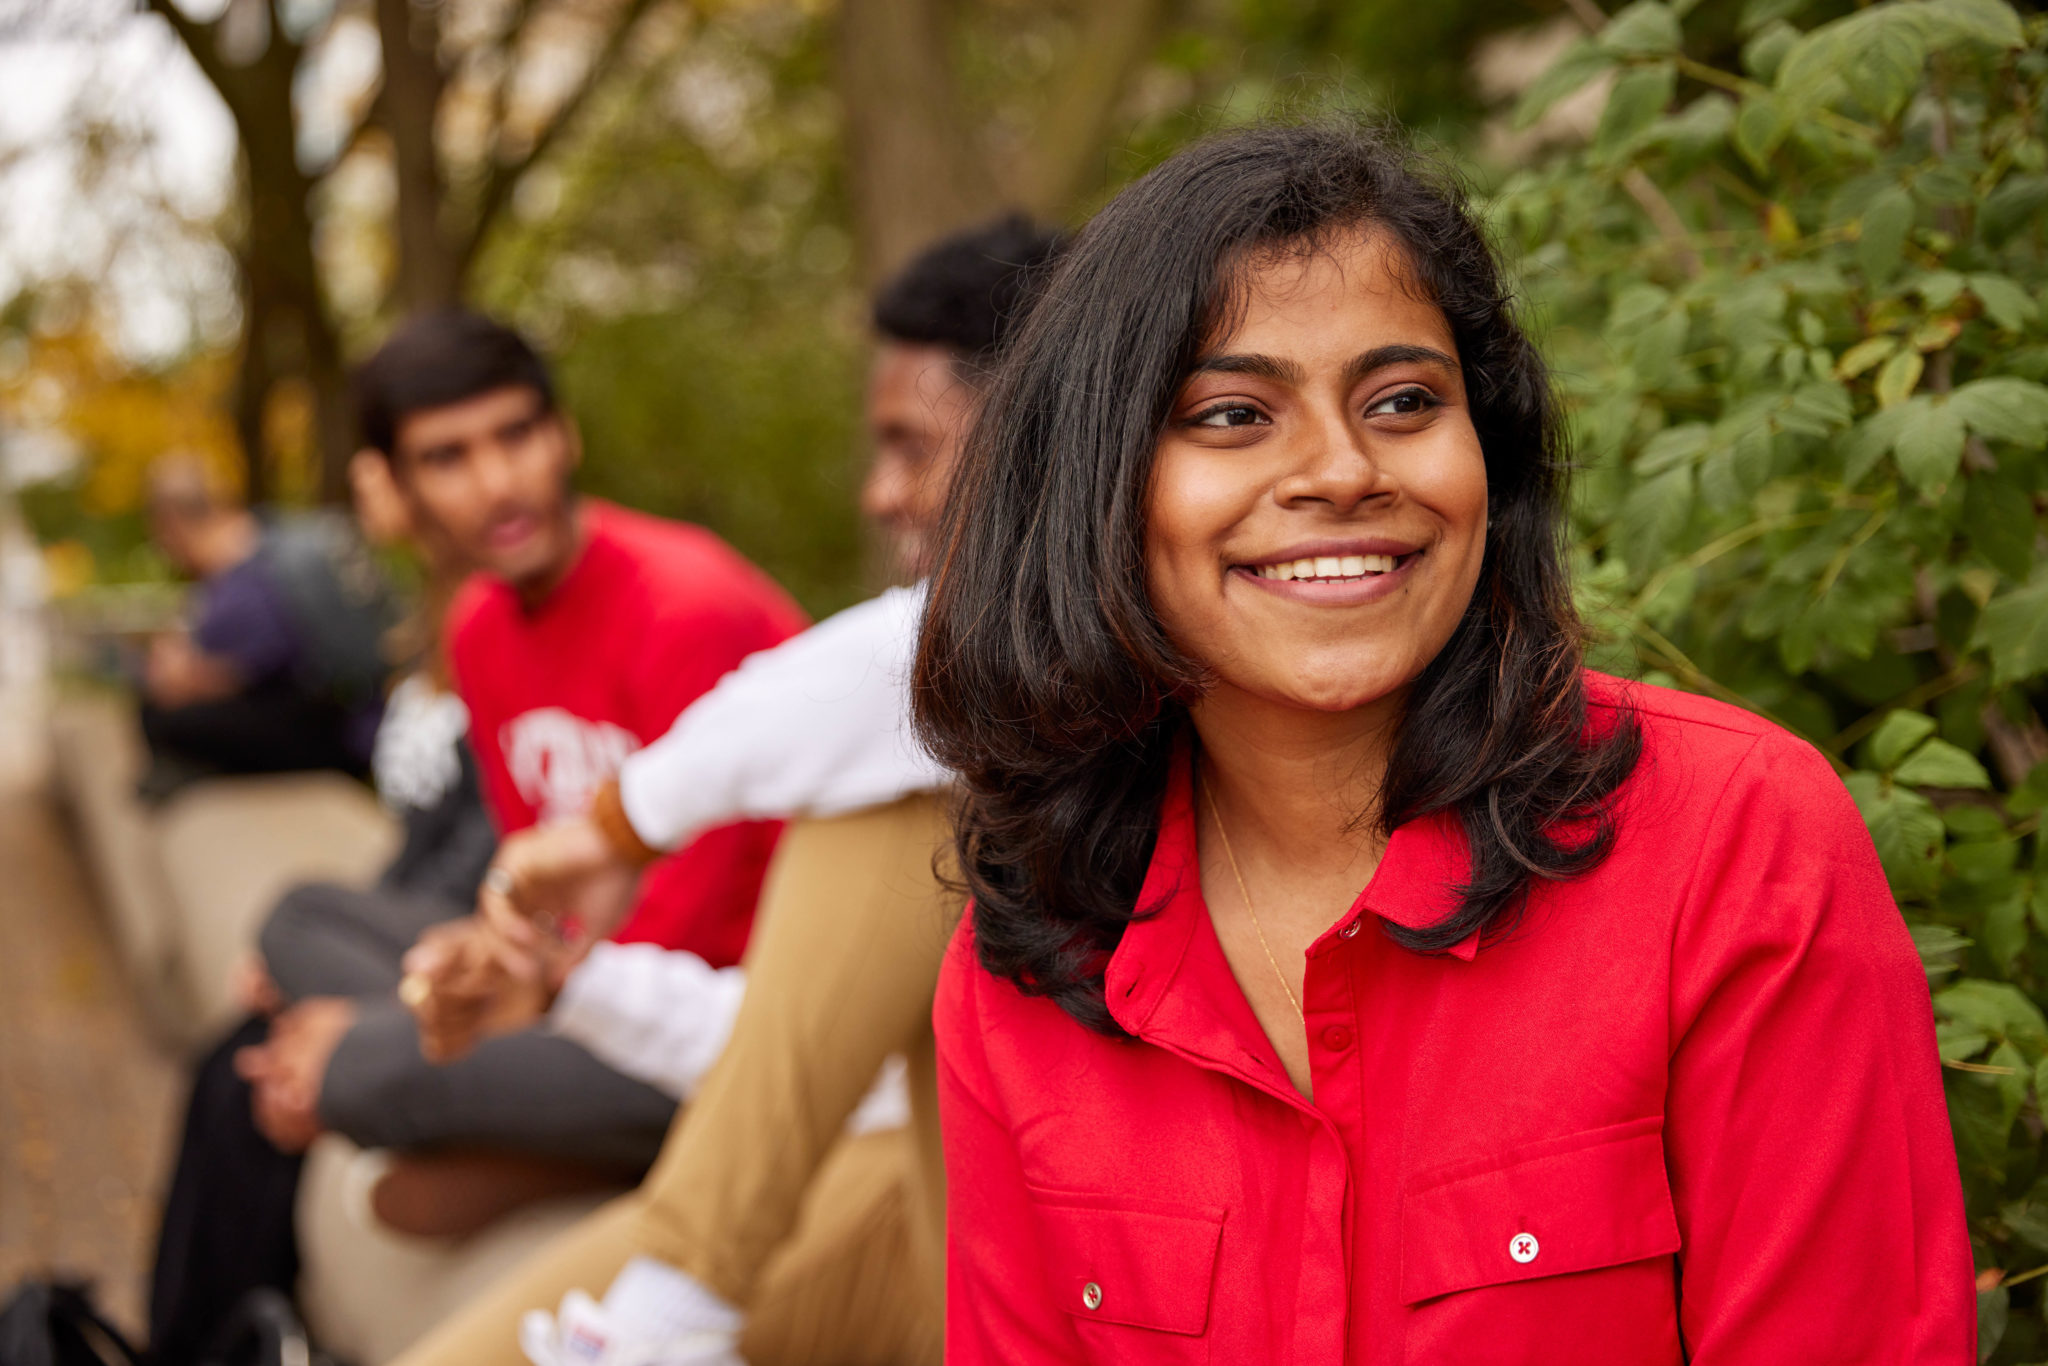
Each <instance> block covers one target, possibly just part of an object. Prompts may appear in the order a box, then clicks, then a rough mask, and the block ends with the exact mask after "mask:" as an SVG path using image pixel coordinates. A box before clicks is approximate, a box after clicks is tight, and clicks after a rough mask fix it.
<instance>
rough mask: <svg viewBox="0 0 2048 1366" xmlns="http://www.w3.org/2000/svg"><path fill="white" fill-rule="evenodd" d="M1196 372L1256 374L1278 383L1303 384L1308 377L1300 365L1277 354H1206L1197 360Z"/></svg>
mask: <svg viewBox="0 0 2048 1366" xmlns="http://www.w3.org/2000/svg"><path fill="white" fill-rule="evenodd" d="M1195 373H1196V374H1198V375H1199V374H1205V373H1206V374H1221V375H1254V376H1257V377H1258V378H1260V379H1270V380H1272V381H1274V382H1275V383H1277V384H1301V383H1303V382H1304V381H1305V380H1306V379H1307V378H1308V377H1307V375H1306V373H1305V372H1304V371H1303V370H1302V368H1301V367H1300V366H1299V365H1296V364H1295V363H1294V362H1293V361H1291V360H1282V359H1280V358H1279V357H1276V356H1259V355H1235V354H1225V355H1219V356H1204V357H1202V359H1200V360H1198V361H1196V362H1195Z"/></svg>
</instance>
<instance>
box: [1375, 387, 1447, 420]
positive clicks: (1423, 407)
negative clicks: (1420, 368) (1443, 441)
mask: <svg viewBox="0 0 2048 1366" xmlns="http://www.w3.org/2000/svg"><path fill="white" fill-rule="evenodd" d="M1436 402H1437V401H1436V396H1435V395H1433V394H1431V393H1430V392H1429V391H1428V390H1427V389H1403V390H1402V391H1401V392H1400V393H1398V394H1388V395H1387V396H1386V397H1385V398H1383V399H1381V400H1380V401H1379V402H1378V403H1375V404H1373V405H1372V406H1371V407H1370V408H1367V409H1366V410H1365V411H1366V415H1367V416H1368V417H1371V416H1375V415H1378V414H1385V415H1387V416H1389V417H1412V416H1414V415H1415V414H1416V413H1424V412H1428V411H1429V410H1430V409H1431V408H1434V407H1436Z"/></svg>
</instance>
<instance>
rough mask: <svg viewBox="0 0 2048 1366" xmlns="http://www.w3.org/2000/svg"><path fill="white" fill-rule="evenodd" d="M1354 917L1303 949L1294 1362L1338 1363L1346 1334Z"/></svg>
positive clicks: (1358, 1120)
mask: <svg viewBox="0 0 2048 1366" xmlns="http://www.w3.org/2000/svg"><path fill="white" fill-rule="evenodd" d="M1358 928H1359V920H1358V918H1357V915H1356V913H1354V915H1353V918H1352V919H1351V920H1350V921H1349V922H1348V923H1346V924H1345V925H1343V926H1342V927H1340V928H1338V929H1337V930H1335V931H1333V932H1332V933H1330V934H1327V935H1325V936H1324V937H1323V938H1322V939H1321V940H1319V941H1317V942H1316V943H1315V944H1314V945H1312V946H1311V947H1310V949H1309V951H1308V958H1307V963H1306V965H1305V968H1306V970H1305V972H1304V973H1303V977H1302V1000H1301V1012H1302V1021H1303V1024H1304V1025H1305V1026H1306V1028H1307V1030H1308V1058H1309V1078H1310V1082H1311V1084H1312V1085H1313V1087H1314V1092H1315V1097H1314V1103H1315V1110H1316V1113H1317V1116H1318V1118H1319V1119H1320V1120H1321V1122H1320V1123H1319V1124H1318V1125H1317V1126H1316V1132H1315V1133H1314V1134H1313V1135H1311V1137H1310V1140H1309V1163H1308V1201H1307V1204H1308V1208H1307V1219H1306V1223H1305V1228H1306V1231H1307V1236H1305V1237H1304V1239H1303V1247H1302V1258H1303V1266H1302V1273H1303V1274H1302V1277H1301V1281H1300V1292H1299V1293H1300V1303H1299V1304H1298V1305H1297V1306H1296V1316H1295V1317H1296V1323H1297V1324H1298V1325H1299V1330H1298V1337H1297V1346H1298V1348H1299V1349H1300V1350H1299V1352H1298V1359H1300V1360H1305V1361H1329V1362H1341V1361H1343V1360H1344V1354H1345V1343H1346V1339H1347V1335H1348V1331H1349V1327H1348V1323H1347V1319H1348V1317H1349V1313H1350V1301H1351V1294H1350V1288H1349V1287H1350V1274H1349V1268H1350V1264H1351V1244H1352V1237H1353V1229H1352V1226H1351V1223H1352V1220H1351V1181H1352V1172H1351V1170H1350V1167H1351V1162H1350V1157H1349V1153H1350V1152H1352V1151H1355V1150H1356V1149H1357V1146H1358V1141H1359V1130H1360V1127H1361V1125H1362V1122H1363V1106H1362V1097H1361V1094H1360V1092H1361V1087H1360V1082H1359V1073H1358V1001H1357V997H1356V994H1355V989H1354V987H1353V983H1352V974H1351V972H1350V970H1349V966H1350V959H1351V957H1352V944H1351V941H1352V940H1353V939H1355V938H1356V937H1357V935H1358Z"/></svg>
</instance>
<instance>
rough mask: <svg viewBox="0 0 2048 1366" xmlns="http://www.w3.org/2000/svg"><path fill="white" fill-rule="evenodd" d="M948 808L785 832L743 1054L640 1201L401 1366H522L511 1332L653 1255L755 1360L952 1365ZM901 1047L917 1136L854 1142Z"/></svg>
mask: <svg viewBox="0 0 2048 1366" xmlns="http://www.w3.org/2000/svg"><path fill="white" fill-rule="evenodd" d="M945 838H946V835H945V822H944V817H943V811H942V808H941V803H940V800H939V799H937V798H934V797H914V798H909V799H906V800H904V801H900V802H896V803H893V804H891V805H889V806H884V807H877V808H874V809H873V810H870V811H865V812H860V813H858V814H855V815H852V816H844V817H838V818H835V819H831V820H815V821H804V822H798V823H794V824H792V825H791V826H790V827H789V829H788V831H787V832H786V833H785V834H784V835H783V839H782V843H781V846H780V847H779V848H778V849H777V851H776V855H775V861H774V863H773V864H772V865H771V867H770V869H769V873H768V881H767V884H766V886H765V887H764V888H763V890H762V900H761V913H760V917H759V918H758V920H757V922H756V929H755V933H754V941H753V944H752V945H751V946H750V948H749V949H748V952H747V974H748V976H747V993H746V999H745V1002H744V1003H743V1005H742V1006H741V1008H740V1014H739V1018H738V1020H737V1022H736V1023H735V1025H734V1028H733V1036H732V1041H731V1043H730V1044H729V1045H728V1046H727V1048H726V1051H725V1054H724V1056H723V1057H722V1058H720V1060H719V1062H718V1065H717V1066H716V1067H715V1068H713V1069H712V1072H711V1074H710V1076H709V1077H707V1078H706V1080H705V1084H704V1088H703V1090H702V1091H701V1092H699V1094H698V1095H697V1097H696V1098H695V1099H694V1100H693V1101H692V1102H691V1103H690V1104H689V1105H688V1106H686V1107H685V1108H684V1110H683V1111H682V1112H681V1114H680V1115H678V1117H677V1119H676V1122H675V1125H674V1126H673V1127H672V1128H671V1129H670V1130H669V1136H668V1141H667V1143H666V1144H665V1145H664V1146H663V1148H662V1152H661V1157H660V1160H659V1161H657V1162H656V1163H655V1166H654V1170H653V1171H651V1172H650V1173H649V1174H648V1176H647V1180H646V1181H645V1183H643V1184H642V1185H641V1187H640V1189H638V1190H636V1191H634V1192H633V1193H632V1194H630V1195H626V1196H622V1197H621V1198H619V1199H618V1200H615V1201H613V1202H612V1203H611V1204H609V1205H607V1206H605V1207H604V1208H603V1209H601V1210H599V1211H598V1212H597V1213H596V1214H593V1215H592V1216H591V1217H590V1218H589V1219H587V1220H585V1221H584V1222H583V1223H582V1224H579V1225H578V1226H577V1227H576V1228H574V1229H572V1230H571V1231H570V1232H569V1233H568V1234H566V1235H565V1236H563V1237H562V1238H560V1239H558V1240H557V1241H556V1242H554V1243H551V1244H550V1245H549V1246H548V1247H546V1248H545V1249H543V1250H542V1251H541V1252H539V1253H537V1254H536V1255H535V1256H534V1257H532V1258H531V1259H530V1260H529V1261H527V1262H526V1264H525V1265H523V1266H521V1267H520V1268H519V1269H518V1270H517V1271H515V1272H513V1273H512V1274H511V1275H510V1276H507V1277H506V1278H505V1279H503V1280H502V1281H500V1282H499V1283H498V1284H496V1285H495V1286H493V1287H492V1288H491V1289H490V1290H488V1291H486V1292H485V1293H484V1294H482V1295H480V1296H478V1297H477V1298H476V1299H475V1300H474V1301H472V1302H471V1303H470V1304H468V1305H466V1306H465V1307H464V1308H463V1309H462V1310H461V1311H459V1312H458V1313H456V1314H455V1315H454V1316H453V1317H451V1318H450V1319H448V1320H447V1321H445V1322H444V1323H442V1324H441V1325H440V1326H438V1327H437V1328H435V1329H434V1330H433V1331H432V1332H431V1333H429V1334H428V1335H427V1336H426V1337H425V1338H424V1339H422V1340H421V1341H420V1342H419V1343H417V1344H416V1345H415V1346H414V1347H413V1348H412V1349H411V1350H409V1351H408V1352H407V1353H406V1354H405V1355H404V1356H403V1357H401V1358H399V1362H398V1366H523V1363H524V1357H523V1356H522V1355H521V1353H520V1351H519V1347H518V1325H519V1319H520V1316H521V1315H522V1314H523V1313H525V1312H526V1311H527V1310H530V1309H547V1310H552V1309H554V1308H555V1306H556V1304H557V1303H558V1302H559V1301H560V1300H561V1298H562V1295H563V1294H564V1293H565V1292H566V1291H568V1290H570V1289H571V1288H577V1287H580V1288H582V1289H583V1290H585V1291H587V1292H589V1293H590V1294H591V1295H593V1296H598V1297H602V1295H603V1294H604V1290H605V1288H606V1287H607V1286H608V1285H609V1284H610V1283H611V1280H612V1277H613V1276H614V1275H615V1274H617V1272H618V1270H619V1268H620V1267H622V1266H624V1265H625V1263H626V1262H627V1260H628V1259H630V1258H632V1257H633V1256H635V1255H640V1254H644V1255H646V1256H650V1257H654V1258H657V1259H659V1260H661V1261H664V1262H667V1263H669V1264H670V1265H672V1266H675V1267H679V1268H681V1269H682V1270H684V1271H686V1272H688V1273H689V1274H691V1275H692V1276H695V1277H697V1278H698V1279H699V1280H701V1281H703V1282H704V1283H705V1284H706V1285H708V1286H710V1287H711V1288H712V1289H713V1290H715V1291H717V1292H718V1293H719V1294H720V1295H722V1296H724V1297H725V1298H726V1299H727V1300H729V1301H731V1302H732V1303H734V1304H736V1305H738V1306H740V1307H741V1308H743V1309H744V1310H746V1312H747V1316H748V1322H747V1332H746V1336H745V1339H744V1340H743V1341H742V1343H741V1351H742V1353H743V1354H744V1355H745V1356H746V1358H747V1360H748V1362H749V1363H750V1364H751V1366H808V1364H811V1363H815V1364H816V1366H827V1364H828V1363H829V1364H830V1366H924V1363H937V1362H938V1361H939V1360H940V1357H941V1343H942V1333H943V1326H942V1320H943V1317H944V1315H943V1309H942V1295H943V1286H944V1239H945V1229H944V1225H945V1212H944V1206H945V1196H944V1167H943V1165H942V1160H941V1155H940V1151H939V1141H938V1117H937V1113H936V1099H935V1092H934V1084H933V1072H932V1065H933V1064H932V1036H931V1003H932V992H933V990H934V988H935V987H936V985H937V982H938V974H939V963H940V960H941V958H942V957H943V956H944V953H945V945H946V940H947V938H948V936H949V935H950V934H951V932H952V927H953V922H954V920H955V919H956V918H957V916H958V913H959V907H958V904H957V902H956V901H954V900H953V898H952V897H951V896H950V895H948V894H947V893H946V892H945V891H944V890H943V889H942V887H941V886H940V883H939V880H938V878H937V877H936V876H935V874H934V871H933V865H934V860H935V859H936V858H937V857H938V856H939V854H940V852H941V849H942V847H943V846H944V843H945ZM891 1053H902V1054H904V1055H905V1056H906V1057H907V1058H908V1059H909V1063H910V1091H911V1109H912V1123H911V1125H910V1127H909V1128H908V1129H904V1130H897V1131H892V1132H887V1133H879V1134H867V1135H862V1136H859V1137H853V1138H848V1137H845V1136H844V1135H843V1129H844V1126H845V1122H846V1117H847V1116H848V1115H849V1114H851V1113H852V1112H853V1110H854V1107H855V1106H856V1105H858V1104H859V1102H860V1099H861V1097H862V1096H863V1095H864V1094H865V1093H866V1092H867V1089H868V1087H869V1086H870V1085H872V1084H873V1081H874V1078H875V1073H876V1071H877V1070H878V1069H879V1068H880V1066H881V1064H882V1062H883V1060H884V1059H885V1058H887V1057H888V1056H889V1055H890V1054H891Z"/></svg>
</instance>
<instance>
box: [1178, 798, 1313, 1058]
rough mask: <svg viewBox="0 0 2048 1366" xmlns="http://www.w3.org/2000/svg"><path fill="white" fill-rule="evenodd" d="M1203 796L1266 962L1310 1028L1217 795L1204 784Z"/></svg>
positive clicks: (1304, 1023) (1296, 1015) (1301, 1019)
mask: <svg viewBox="0 0 2048 1366" xmlns="http://www.w3.org/2000/svg"><path fill="white" fill-rule="evenodd" d="M1202 796H1203V798H1204V799H1206V800H1207V801H1208V803H1209V819H1211V820H1213V821H1215V822H1216V834H1217V837H1218V838H1220V839H1221V840H1222V841H1223V857H1224V858H1225V859H1227V860H1229V862H1230V875H1231V876H1232V877H1234V878H1236V879H1237V895H1238V897H1239V899H1240V900H1242V901H1243V902H1244V909H1245V913H1246V914H1247V915H1249V916H1250V917H1251V918H1252V933H1253V934H1256V935H1257V936H1258V937H1259V947H1260V948H1262V949H1264V950H1265V951H1266V961H1267V962H1268V963H1269V964H1271V965H1272V968H1273V975H1274V976H1275V977H1277V978H1279V979H1280V990H1282V991H1284V992H1286V993H1287V1004H1289V1005H1291V1006H1293V1007H1294V1018H1295V1019H1297V1020H1300V1021H1301V1027H1302V1028H1303V1029H1304V1030H1306V1029H1307V1028H1308V1016H1307V1015H1306V1014H1304V1013H1303V1012H1302V1009H1301V1002H1300V1001H1298V1000H1296V999H1295V996H1294V987H1293V985H1292V984H1290V983H1289V982H1288V980H1287V974H1286V973H1284V972H1282V971H1280V960H1279V959H1277V958H1275V957H1274V956H1273V946H1272V945H1271V944H1268V943H1267V942H1266V927H1265V926H1264V925H1261V924H1260V923H1259V913H1258V911H1257V910H1255V909H1254V908H1253V906H1252V894H1251V891H1250V889H1249V888H1247V887H1246V886H1245V885H1244V870H1243V869H1241V868H1239V867H1238V866H1237V851H1236V850H1235V849H1232V848H1231V847H1230V832H1229V831H1228V830H1226V829H1224V828H1223V813H1222V812H1221V811H1218V810H1217V809H1216V794H1215V793H1214V792H1213V791H1211V790H1210V788H1209V784H1207V783H1203V784H1202Z"/></svg>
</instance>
